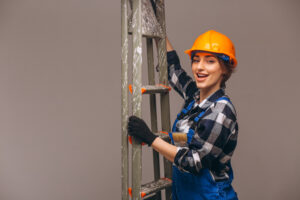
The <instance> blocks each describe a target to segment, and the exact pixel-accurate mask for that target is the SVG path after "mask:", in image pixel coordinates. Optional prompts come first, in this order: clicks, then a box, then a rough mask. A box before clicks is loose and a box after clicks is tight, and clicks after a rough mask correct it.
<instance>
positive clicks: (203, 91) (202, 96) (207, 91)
mask: <svg viewBox="0 0 300 200" xmlns="http://www.w3.org/2000/svg"><path fill="white" fill-rule="evenodd" d="M219 89H220V87H215V88H205V89H200V102H199V103H201V102H202V101H203V100H204V99H206V98H207V97H208V96H210V95H211V94H213V93H215V92H216V91H218V90H219Z"/></svg>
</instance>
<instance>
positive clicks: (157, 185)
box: [141, 178, 172, 195]
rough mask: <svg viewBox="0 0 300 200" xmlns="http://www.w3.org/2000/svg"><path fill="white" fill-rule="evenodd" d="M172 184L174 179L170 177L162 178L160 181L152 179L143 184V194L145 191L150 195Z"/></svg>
mask: <svg viewBox="0 0 300 200" xmlns="http://www.w3.org/2000/svg"><path fill="white" fill-rule="evenodd" d="M170 186H172V180H170V179H168V178H161V179H159V180H158V181H152V182H150V183H146V184H144V185H142V187H141V190H142V194H143V193H144V194H145V195H148V194H152V193H155V192H158V191H161V190H163V189H165V188H167V187H170Z"/></svg>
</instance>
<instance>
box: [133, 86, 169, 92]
mask: <svg viewBox="0 0 300 200" xmlns="http://www.w3.org/2000/svg"><path fill="white" fill-rule="evenodd" d="M170 90H171V88H170V87H169V86H166V85H162V84H159V85H145V86H142V88H141V92H142V94H156V93H166V92H169V91H170ZM129 91H130V92H131V93H132V85H131V84H130V85H129Z"/></svg>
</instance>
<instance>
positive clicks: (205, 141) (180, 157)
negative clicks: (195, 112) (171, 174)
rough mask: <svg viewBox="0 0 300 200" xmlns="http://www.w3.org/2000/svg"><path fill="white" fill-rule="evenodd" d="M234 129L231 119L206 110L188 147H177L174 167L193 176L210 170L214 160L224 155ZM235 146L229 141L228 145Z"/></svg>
mask: <svg viewBox="0 0 300 200" xmlns="http://www.w3.org/2000/svg"><path fill="white" fill-rule="evenodd" d="M234 127H235V121H234V120H233V118H231V117H228V116H226V114H225V113H223V112H214V111H213V110H211V109H210V110H208V111H207V112H206V113H205V115H204V116H203V118H202V119H201V120H200V121H199V124H198V127H197V129H196V132H195V134H194V137H193V139H192V141H191V143H190V144H189V146H188V147H178V150H177V154H176V156H175V159H174V163H175V165H176V166H177V167H178V168H179V169H181V170H183V171H187V172H190V173H193V174H197V173H199V172H200V169H202V168H209V169H212V168H213V167H214V166H213V164H214V163H215V161H216V159H218V158H220V156H221V155H224V147H225V145H226V146H227V145H228V141H229V140H230V138H231V136H232V132H233V130H234ZM235 144H236V141H233V143H232V141H231V143H230V144H229V145H234V147H235ZM233 150H234V148H233ZM231 155H232V154H231Z"/></svg>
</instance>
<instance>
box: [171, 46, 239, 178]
mask: <svg viewBox="0 0 300 200" xmlns="http://www.w3.org/2000/svg"><path fill="white" fill-rule="evenodd" d="M167 57H168V75H169V77H168V79H169V83H170V85H171V86H172V87H173V88H174V89H175V90H176V91H177V92H178V93H179V94H180V95H181V96H182V97H183V98H184V100H185V105H184V106H187V105H188V104H189V103H190V102H191V101H192V100H195V102H198V100H199V99H200V92H199V90H198V88H197V86H196V83H195V82H194V81H193V80H192V78H191V77H190V76H188V75H187V74H186V72H185V71H184V70H183V69H182V68H181V66H180V62H179V58H178V56H177V54H176V52H175V51H171V52H168V54H167ZM220 97H227V98H228V96H227V95H225V91H224V89H223V88H221V89H219V90H218V91H216V92H215V93H213V94H212V95H210V96H209V97H207V98H206V99H205V100H203V101H202V102H201V103H200V104H196V103H195V104H194V106H193V108H192V109H191V110H190V112H188V113H187V114H186V115H185V116H181V117H179V121H178V123H177V124H176V125H177V130H178V131H183V132H185V133H187V132H186V131H187V130H188V129H189V128H190V127H191V128H193V129H194V131H195V134H194V136H193V138H192V140H191V142H190V143H189V144H187V145H186V146H185V147H182V146H180V147H177V154H176V156H175V159H174V164H175V165H176V166H177V167H178V168H179V169H180V170H182V171H186V172H190V173H193V174H199V173H200V170H201V169H202V168H208V169H209V170H210V172H211V174H212V177H213V178H214V180H216V181H218V180H225V179H228V178H229V171H230V170H231V166H230V160H231V157H232V154H233V152H234V149H235V147H236V144H237V136H238V124H237V119H236V111H235V109H234V106H233V105H232V104H231V103H230V102H228V101H226V100H221V101H216V100H217V99H219V98H220ZM202 111H205V113H204V115H203V116H202V118H201V119H200V120H199V121H198V123H197V124H196V125H195V124H193V120H194V118H195V116H197V115H198V114H199V113H200V112H202Z"/></svg>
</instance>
